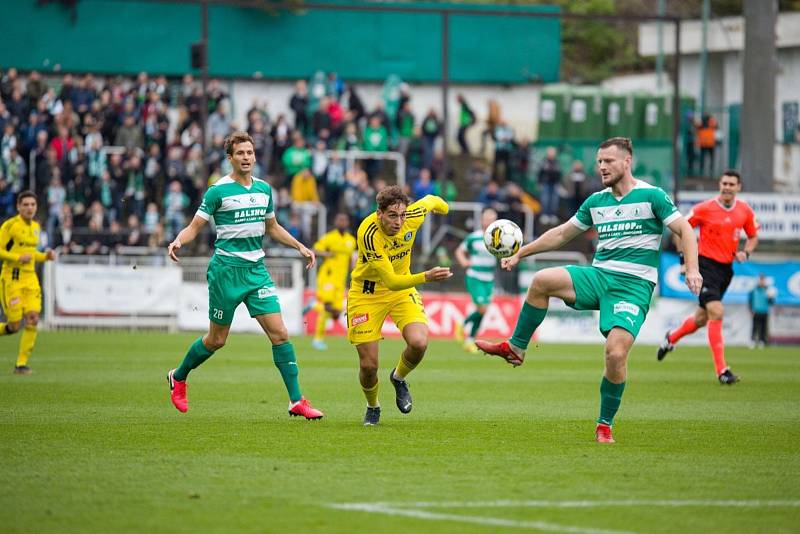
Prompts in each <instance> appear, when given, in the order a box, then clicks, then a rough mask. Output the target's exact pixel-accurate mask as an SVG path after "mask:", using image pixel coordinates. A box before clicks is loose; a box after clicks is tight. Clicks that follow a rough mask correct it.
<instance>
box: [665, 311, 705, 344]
mask: <svg viewBox="0 0 800 534" xmlns="http://www.w3.org/2000/svg"><path fill="white" fill-rule="evenodd" d="M698 328H699V327H698V326H697V322H696V321H695V320H694V314H692V315H690V316H688V317H687V318H686V319H684V320H683V322H682V323H681V325H680V326H679V327H678V328H676V329H675V330H673V331H672V332H670V333H669V342H670V343H673V344H674V343H677V342H678V340H680V339H681V338H682V337H683V336H688V335H689V334H691V333H694V332H697V329H698Z"/></svg>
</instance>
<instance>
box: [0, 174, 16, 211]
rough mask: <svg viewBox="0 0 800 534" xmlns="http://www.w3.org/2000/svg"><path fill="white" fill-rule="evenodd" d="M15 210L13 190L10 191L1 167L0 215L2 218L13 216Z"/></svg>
mask: <svg viewBox="0 0 800 534" xmlns="http://www.w3.org/2000/svg"><path fill="white" fill-rule="evenodd" d="M16 211H17V209H16V202H15V199H14V192H13V191H11V188H10V187H9V186H8V182H7V181H6V179H5V177H4V176H3V172H2V169H0V217H2V218H3V219H7V218H8V217H13V216H14V215H15V214H16Z"/></svg>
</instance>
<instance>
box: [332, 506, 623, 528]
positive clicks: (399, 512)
mask: <svg viewBox="0 0 800 534" xmlns="http://www.w3.org/2000/svg"><path fill="white" fill-rule="evenodd" d="M328 506H329V507H331V508H336V509H338V510H355V511H359V512H371V513H378V514H385V515H394V516H404V517H413V518H415V519H427V520H431V521H454V522H458V523H472V524H475V525H491V526H495V527H512V528H526V529H531V530H541V531H544V532H565V533H569V534H634V533H633V532H629V531H624V530H603V529H597V528H584V527H573V526H569V525H559V524H557V523H547V522H545V521H515V520H513V519H503V518H499V517H479V516H472V515H460V514H443V513H436V512H427V511H425V510H414V509H412V510H403V509H400V508H392V507H389V506H386V505H378V504H368V503H349V504H347V503H345V504H329V505H328Z"/></svg>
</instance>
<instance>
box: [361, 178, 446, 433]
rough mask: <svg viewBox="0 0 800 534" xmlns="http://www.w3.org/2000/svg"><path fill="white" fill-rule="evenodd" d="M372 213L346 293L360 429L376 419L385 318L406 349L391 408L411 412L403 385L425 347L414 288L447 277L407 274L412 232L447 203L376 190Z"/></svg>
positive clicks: (439, 271)
mask: <svg viewBox="0 0 800 534" xmlns="http://www.w3.org/2000/svg"><path fill="white" fill-rule="evenodd" d="M376 202H377V204H378V209H377V211H376V212H375V213H373V214H372V215H369V216H368V217H367V218H366V219H364V220H363V221H362V222H361V225H360V226H359V227H358V238H357V242H358V263H357V264H356V268H355V271H353V275H352V278H351V282H350V291H349V292H348V293H347V337H348V339H349V340H350V343H352V344H353V345H355V346H356V350H358V358H359V366H360V368H359V381H360V382H361V389H362V390H363V391H364V396H365V397H366V398H367V413H366V415H364V425H367V426H369V425H376V424H378V421H379V420H380V417H381V407H380V403H379V402H378V341H380V340H381V339H382V336H381V327H382V326H383V322H384V320H386V316H387V315H388V316H391V317H392V319H393V320H394V322H395V324H396V325H397V328H399V329H400V332H402V334H403V339H404V340H405V342H406V348H405V350H403V352H402V354H400V359H399V360H398V362H397V365H396V366H395V368H394V369H392V372H391V373H389V380H390V381H391V383H392V385H393V386H394V389H395V400H396V403H397V408H398V409H399V410H400V411H401V412H402V413H408V412H410V411H411V394H410V393H409V391H408V384H406V375H408V373H410V372H411V371H412V370H413V369H414V368H415V367H416V366H417V365H418V364H419V362H420V361H422V357H423V356H424V355H425V349H427V348H428V317H427V316H426V315H425V308H424V307H423V306H422V299H421V298H420V296H419V293H417V290H416V286H418V285H420V284H423V283H425V282H436V281H439V280H445V279H447V278H450V277H451V276H452V275H453V273H451V272H450V268H448V267H434V268H433V269H430V270H428V271H425V272H421V273H415V274H412V273H411V269H410V266H411V248H412V247H413V246H414V238H415V237H416V235H417V230H418V229H419V227H420V226H421V225H422V223H423V221H424V220H425V217H426V216H427V215H428V213H430V212H433V213H438V214H446V213H447V212H448V211H449V207H448V206H447V203H446V202H445V201H444V200H442V199H441V198H439V197H437V196H433V195H428V196H426V197H424V198H422V199H421V200H419V201H417V202H414V203H413V204H411V201H410V199H409V198H408V197H407V196H406V194H405V193H404V192H403V190H402V189H400V187H398V186H394V185H393V186H389V187H386V188H384V189H382V190H381V191H380V192H379V193H378V196H377V198H376Z"/></svg>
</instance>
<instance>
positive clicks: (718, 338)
mask: <svg viewBox="0 0 800 534" xmlns="http://www.w3.org/2000/svg"><path fill="white" fill-rule="evenodd" d="M706 326H707V327H708V346H709V347H711V354H712V355H713V356H714V367H715V368H716V370H717V376H719V375H721V374H722V372H723V371H724V370H725V369H727V368H728V365H727V364H726V363H725V340H724V339H723V338H722V321H721V320H719V319H717V320H714V321H708V324H707V325H706Z"/></svg>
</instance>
